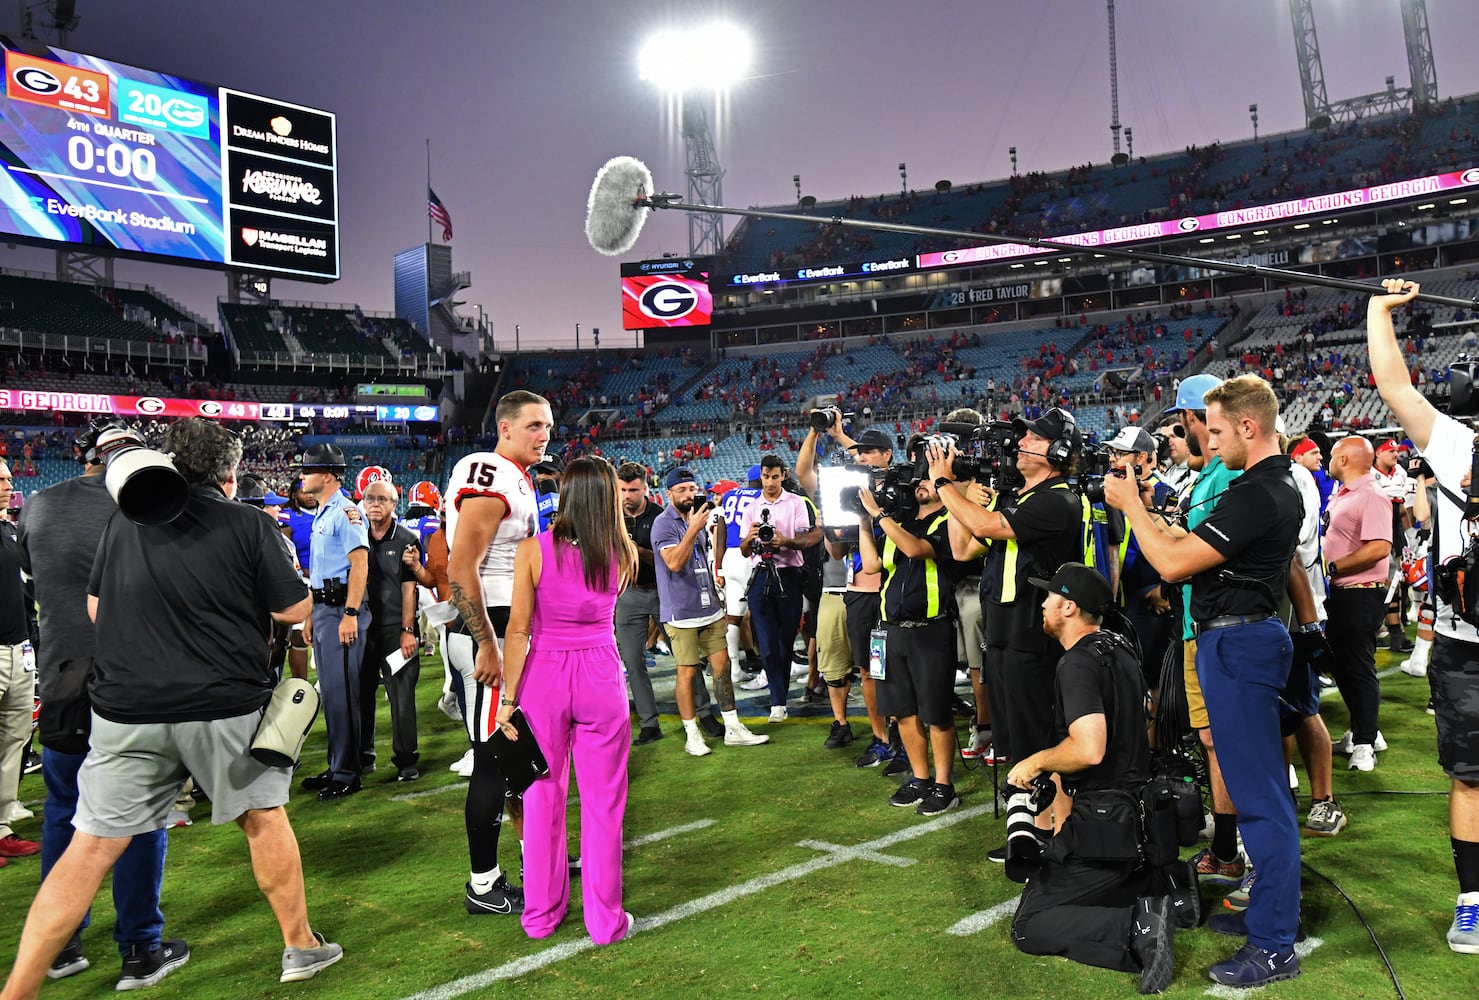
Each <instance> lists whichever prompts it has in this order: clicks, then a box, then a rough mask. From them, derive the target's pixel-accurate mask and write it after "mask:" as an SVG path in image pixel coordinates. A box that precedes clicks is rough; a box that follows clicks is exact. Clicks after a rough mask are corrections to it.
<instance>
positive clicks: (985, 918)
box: [945, 897, 1021, 937]
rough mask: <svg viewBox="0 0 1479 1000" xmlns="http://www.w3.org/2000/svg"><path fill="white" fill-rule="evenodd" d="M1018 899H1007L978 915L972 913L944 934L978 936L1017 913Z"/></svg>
mask: <svg viewBox="0 0 1479 1000" xmlns="http://www.w3.org/2000/svg"><path fill="white" fill-rule="evenodd" d="M1020 899H1021V897H1018V898H1017V899H1008V900H1005V901H1004V902H1000V903H997V904H996V905H995V906H993V907H991V908H990V909H988V910H981V911H980V912H979V913H972V914H971V915H970V916H968V917H966V918H965V919H964V920H962V921H960V923H958V924H956V925H955V926H954V927H950V928H948V929H947V930H946V931H945V933H946V934H954V935H955V936H956V937H966V936H968V935H971V934H979V933H980V932H981V931H984V930H985V929H986V928H988V927H990V926H991V925H992V924H994V923H996V922H997V921H998V920H1000V919H1001V918H1002V917H1009V916H1011V915H1012V914H1013V913H1015V912H1016V911H1017V903H1018V902H1019V901H1020Z"/></svg>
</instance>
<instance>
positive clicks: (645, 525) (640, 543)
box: [622, 501, 663, 590]
mask: <svg viewBox="0 0 1479 1000" xmlns="http://www.w3.org/2000/svg"><path fill="white" fill-rule="evenodd" d="M662 512H663V508H662V507H659V506H658V505H657V504H655V503H652V502H651V501H648V503H647V506H646V507H644V508H643V509H642V513H640V514H638V515H637V516H636V517H631V516H629V515H627V514H625V513H623V514H622V520H623V521H625V522H626V526H627V537H628V538H630V539H631V540H632V544H633V545H635V546H636V547H637V548H639V549H646V550H647V551H648V552H651V551H652V523H653V522H654V521H656V520H657V519H658V517H660V516H661V515H662ZM632 586H634V587H641V588H642V589H643V590H651V589H652V588H653V587H656V586H657V571H656V569H654V567H653V565H652V563H650V562H647V561H646V560H642V561H639V562H638V563H637V577H636V579H635V580H633V581H632Z"/></svg>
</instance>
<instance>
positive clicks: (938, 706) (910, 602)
mask: <svg viewBox="0 0 1479 1000" xmlns="http://www.w3.org/2000/svg"><path fill="white" fill-rule="evenodd" d="M911 451H912V449H911ZM858 496H859V499H860V500H861V501H862V504H863V510H864V513H863V514H862V515H860V516H859V519H858V520H859V525H858V551H859V552H860V553H861V555H862V560H863V572H865V573H877V572H880V571H882V572H883V574H884V576H883V587H882V589H881V590H880V592H879V594H880V598H881V601H882V611H883V627H884V632H885V633H886V634H887V639H886V642H885V650H884V657H883V676H882V677H879V678H876V680H877V684H876V687H875V691H876V693H877V698H878V712H879V714H880V715H883V716H887V717H892V718H894V719H896V720H897V722H898V727H899V738H900V739H901V740H902V741H903V744H904V751H905V753H906V755H907V756H908V758H909V766H910V769H911V770H912V771H913V775H912V776H911V777H910V778H909V780H907V781H905V782H904V784H903V785H901V786H899V789H898V791H896V792H895V793H894V794H893V796H892V797H890V798H889V800H888V801H889V805H892V806H898V807H900V808H904V807H907V806H914V807H915V812H917V813H918V814H919V815H921V816H937V815H939V814H940V813H942V812H945V811H946V810H947V809H951V808H954V807H955V806H957V805H959V804H960V799H959V798H958V797H957V796H956V794H955V785H954V783H953V781H952V778H951V766H952V764H953V763H954V759H955V716H954V713H953V711H952V705H951V701H952V697H953V695H954V693H955V619H956V618H957V617H958V613H957V611H956V608H955V559H954V558H953V557H952V556H951V554H950V532H949V529H948V528H947V527H946V522H947V521H948V520H949V515H948V514H946V513H945V509H944V507H943V506H941V504H940V497H939V494H938V493H937V492H936V490H935V487H934V484H933V483H929V482H921V483H920V484H919V485H918V486H916V487H915V488H914V501H915V504H916V507H915V510H914V511H913V514H912V516H906V517H905V518H904V520H902V521H900V520H899V519H898V518H896V517H894V516H893V515H892V514H888V513H885V512H884V511H883V510H882V509H880V508H879V506H878V501H877V500H875V499H874V497H873V494H872V493H871V492H870V491H869V490H867V489H866V488H864V489H861V490H859V491H858ZM875 525H876V526H877V527H878V528H879V529H880V530H882V532H883V536H884V538H883V546H882V552H881V553H880V551H879V547H878V544H877V543H876V542H875V541H874V538H873V529H874V526H875ZM872 662H873V658H872V656H871V655H870V657H869V667H870V669H872ZM926 730H927V731H928V740H927V741H926ZM931 757H933V760H934V765H935V779H934V781H933V782H931V781H930V758H931Z"/></svg>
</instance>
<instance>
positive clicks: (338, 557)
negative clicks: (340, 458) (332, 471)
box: [308, 490, 370, 590]
mask: <svg viewBox="0 0 1479 1000" xmlns="http://www.w3.org/2000/svg"><path fill="white" fill-rule="evenodd" d="M350 511H354V514H353V516H351V515H350ZM369 547H370V537H369V533H368V532H367V531H366V530H365V517H364V514H363V513H361V512H360V510H359V508H358V507H356V506H355V505H354V504H353V503H352V502H351V501H350V499H349V498H348V497H347V496H345V495H344V494H343V493H341V492H340V491H338V490H335V491H334V494H333V496H331V497H329V498H328V499H327V500H325V501H324V502H323V503H321V504H319V505H318V509H317V510H315V511H314V512H313V546H312V548H311V550H310V555H309V570H308V573H309V583H310V585H311V586H312V587H313V588H314V589H315V590H317V589H319V588H320V587H322V586H323V585H324V581H325V580H340V581H343V582H345V583H348V582H349V553H351V552H353V551H354V550H355V549H367V548H369Z"/></svg>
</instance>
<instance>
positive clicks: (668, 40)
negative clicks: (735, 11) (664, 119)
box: [637, 24, 751, 94]
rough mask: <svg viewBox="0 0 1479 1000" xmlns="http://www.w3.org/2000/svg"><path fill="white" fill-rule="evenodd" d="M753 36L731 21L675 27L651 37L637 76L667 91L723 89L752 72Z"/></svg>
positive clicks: (642, 56) (638, 58)
mask: <svg viewBox="0 0 1479 1000" xmlns="http://www.w3.org/2000/svg"><path fill="white" fill-rule="evenodd" d="M750 51H751V50H750V37H749V36H748V35H747V34H745V32H744V31H742V30H741V29H739V28H737V27H735V26H734V25H732V24H711V25H707V26H705V27H701V28H688V29H683V30H678V29H673V30H668V31H662V32H659V33H658V34H656V35H653V36H652V37H651V38H650V39H648V41H647V44H646V45H644V46H642V50H641V52H639V53H638V55H637V75H638V76H639V77H640V78H641V79H642V80H644V81H645V82H647V83H650V84H652V85H653V86H655V87H657V88H658V89H659V90H662V91H666V92H668V93H679V94H681V93H692V92H695V91H715V92H722V91H724V90H727V89H728V88H729V87H732V86H734V85H735V84H736V83H738V82H739V81H740V80H742V79H744V78H745V74H747V73H748V72H749V71H750Z"/></svg>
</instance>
